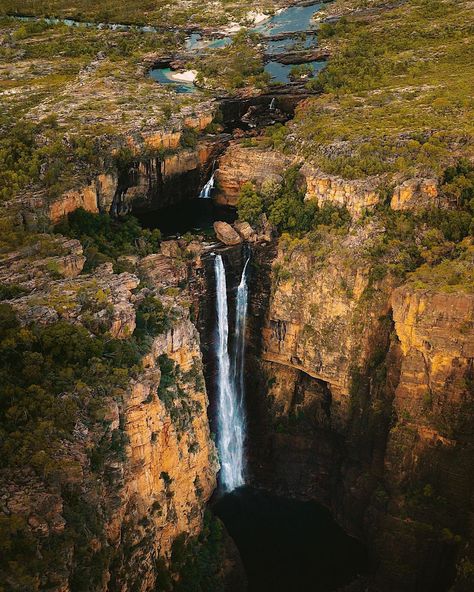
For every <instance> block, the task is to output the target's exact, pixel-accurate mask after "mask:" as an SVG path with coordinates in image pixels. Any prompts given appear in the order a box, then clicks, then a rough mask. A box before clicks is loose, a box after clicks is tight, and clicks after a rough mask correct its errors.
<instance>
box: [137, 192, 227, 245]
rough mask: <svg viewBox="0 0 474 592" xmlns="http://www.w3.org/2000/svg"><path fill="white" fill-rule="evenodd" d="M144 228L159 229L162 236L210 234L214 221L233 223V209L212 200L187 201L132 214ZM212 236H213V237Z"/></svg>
mask: <svg viewBox="0 0 474 592" xmlns="http://www.w3.org/2000/svg"><path fill="white" fill-rule="evenodd" d="M133 215H134V216H135V217H136V218H138V220H139V221H140V224H141V225H142V226H143V227H144V228H151V229H153V228H159V229H160V230H161V233H162V234H163V236H165V237H166V236H174V235H177V234H181V235H182V234H185V233H186V232H192V233H194V232H211V231H212V227H213V223H214V222H215V221H216V220H223V221H224V222H234V221H235V219H236V212H235V208H230V207H226V206H219V205H216V204H215V203H214V202H213V200H212V199H199V198H195V199H188V200H184V201H182V202H180V203H179V204H176V205H172V206H168V207H166V208H161V209H160V210H156V211H151V212H145V213H140V212H134V213H133ZM213 236H214V235H213Z"/></svg>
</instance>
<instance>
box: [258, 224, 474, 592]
mask: <svg viewBox="0 0 474 592" xmlns="http://www.w3.org/2000/svg"><path fill="white" fill-rule="evenodd" d="M379 231H380V230H379V229H377V227H376V226H373V227H371V226H370V225H369V226H365V227H360V226H359V227H358V228H357V227H356V228H353V229H352V230H351V231H350V232H349V233H348V234H347V235H346V236H344V235H342V234H338V233H337V232H332V233H331V232H330V233H327V235H326V236H324V233H323V236H321V237H319V240H315V239H314V238H313V241H311V240H310V239H308V238H306V239H302V240H298V239H294V240H289V239H286V240H284V239H280V245H279V249H278V253H277V254H276V257H275V259H274V260H273V262H271V258H270V260H269V257H268V253H263V252H258V251H257V253H256V261H255V264H256V266H257V269H258V270H259V273H258V280H257V281H254V283H253V285H252V302H251V308H252V315H251V317H252V320H251V324H252V326H251V328H250V331H249V335H250V344H249V378H248V393H249V394H248V405H249V423H250V442H251V444H250V446H249V450H250V457H251V468H252V473H253V475H252V480H253V482H254V483H256V484H259V485H263V486H265V487H268V488H270V489H272V490H275V491H278V492H280V493H283V494H285V495H290V496H295V497H299V498H302V499H315V500H318V501H320V502H322V503H323V504H325V505H327V506H328V507H329V508H331V509H332V511H333V512H334V514H335V516H336V517H337V519H338V521H339V522H340V523H341V524H342V525H343V526H344V527H345V528H346V529H347V530H348V531H349V532H351V533H352V534H354V535H356V536H358V537H360V538H361V539H362V540H364V541H365V542H366V543H367V544H368V548H369V551H370V553H371V561H372V569H373V572H374V575H373V576H371V577H370V578H369V580H367V581H364V584H362V583H361V584H360V586H361V589H364V590H365V589H370V590H374V591H375V590H377V591H382V590H383V591H384V592H388V591H393V592H396V591H399V590H404V591H410V590H413V591H415V590H440V591H442V590H447V589H448V587H449V586H450V585H451V584H452V583H453V582H455V584H454V588H453V590H460V591H461V590H462V591H464V590H468V589H469V584H468V583H466V582H468V578H469V577H470V576H469V574H468V572H469V569H470V567H469V566H471V565H472V559H473V558H472V546H473V545H472V515H473V513H472V511H473V505H472V504H473V496H472V479H471V476H472V470H473V468H474V450H473V446H474V434H473V433H472V425H473V421H474V409H473V400H472V395H473V389H472V384H473V383H472V380H473V358H474V356H473V354H474V351H473V347H474V336H473V333H474V331H473V318H474V316H473V315H474V297H473V295H472V294H468V293H463V292H457V291H452V292H437V291H436V290H434V291H430V290H422V289H419V288H418V289H416V288H415V287H413V286H412V285H411V284H405V285H403V281H402V280H401V279H400V278H398V277H396V276H393V275H391V274H390V273H385V274H381V273H379V271H378V267H377V263H378V262H377V261H376V260H375V259H372V258H371V257H370V256H369V255H368V253H369V252H370V244H371V242H372V241H375V240H376V236H377V233H378V232H379ZM265 277H266V278H267V279H266V280H265V279H264V278H265Z"/></svg>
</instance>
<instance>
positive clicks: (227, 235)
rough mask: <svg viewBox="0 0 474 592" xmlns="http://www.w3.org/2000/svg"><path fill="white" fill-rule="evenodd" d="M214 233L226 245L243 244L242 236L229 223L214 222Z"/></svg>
mask: <svg viewBox="0 0 474 592" xmlns="http://www.w3.org/2000/svg"><path fill="white" fill-rule="evenodd" d="M214 232H215V233H216V236H217V238H218V239H219V240H220V241H221V242H222V243H224V244H225V245H229V246H230V245H238V244H239V243H241V242H242V238H241V237H240V235H239V234H238V233H237V232H236V231H235V230H234V229H233V228H232V226H231V225H230V224H228V223H227V222H214Z"/></svg>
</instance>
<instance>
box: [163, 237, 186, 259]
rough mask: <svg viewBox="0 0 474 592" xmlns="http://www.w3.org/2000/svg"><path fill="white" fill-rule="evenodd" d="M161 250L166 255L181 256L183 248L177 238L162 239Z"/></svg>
mask: <svg viewBox="0 0 474 592" xmlns="http://www.w3.org/2000/svg"><path fill="white" fill-rule="evenodd" d="M160 251H161V252H162V253H163V255H164V256H165V257H179V256H180V254H181V248H180V246H179V243H178V241H177V240H168V241H162V243H161V244H160Z"/></svg>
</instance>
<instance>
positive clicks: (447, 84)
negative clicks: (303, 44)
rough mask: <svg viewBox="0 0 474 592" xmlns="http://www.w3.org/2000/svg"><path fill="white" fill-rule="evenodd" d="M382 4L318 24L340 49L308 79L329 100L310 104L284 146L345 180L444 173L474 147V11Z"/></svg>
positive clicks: (451, 3) (452, 0) (424, 3)
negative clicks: (312, 79) (456, 156)
mask: <svg viewBox="0 0 474 592" xmlns="http://www.w3.org/2000/svg"><path fill="white" fill-rule="evenodd" d="M349 4H354V3H349ZM382 5H383V9H382V10H380V11H375V12H373V11H371V12H368V13H364V12H361V13H359V14H357V13H356V14H355V15H354V16H348V17H345V18H342V19H341V20H340V21H339V22H337V23H335V24H324V25H323V26H322V27H321V29H320V32H319V37H320V39H321V41H322V42H323V43H329V44H330V45H331V47H333V48H334V50H335V55H334V56H333V57H332V58H331V60H330V61H329V62H328V65H327V67H326V68H325V69H324V70H322V71H321V72H320V73H319V75H318V77H317V79H316V80H315V82H311V83H310V85H311V86H312V87H316V88H317V89H318V90H321V91H323V95H322V96H321V97H318V98H315V99H313V100H311V101H309V102H306V103H304V105H303V106H302V108H301V109H299V110H298V113H297V116H296V120H295V123H294V124H290V125H289V126H288V127H289V129H291V134H292V135H291V138H288V139H286V140H285V139H281V138H280V142H279V143H278V144H279V145H280V146H282V147H286V148H287V149H288V150H290V149H291V150H294V149H295V147H296V148H297V149H298V150H299V151H300V152H301V153H302V154H303V155H304V156H305V157H307V158H308V159H311V160H313V161H314V162H315V163H316V164H318V166H320V167H321V168H323V169H324V170H325V171H327V172H328V173H333V174H338V175H342V176H343V177H346V178H360V177H364V176H367V175H376V174H381V173H385V172H389V173H401V174H403V175H412V174H413V173H415V172H418V173H422V174H433V172H434V173H438V174H440V173H441V171H442V169H443V167H444V166H446V164H448V163H449V161H450V160H451V158H452V155H453V153H456V152H458V153H461V154H465V155H468V154H471V155H472V154H473V151H474V148H473V146H474V142H473V137H474V128H473V125H472V122H473V121H474V100H473V97H472V92H471V82H470V81H471V80H472V79H473V77H474V70H473V64H474V61H473V59H472V58H473V56H472V47H474V38H473V26H472V25H473V22H474V11H473V8H472V5H471V4H470V3H469V2H467V1H461V2H459V1H458V0H409V1H408V2H404V3H403V4H402V5H400V6H399V5H396V4H395V5H393V6H392V7H388V8H387V7H386V5H385V3H383V2H372V3H371V7H372V8H373V7H374V6H379V7H380V6H382Z"/></svg>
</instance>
